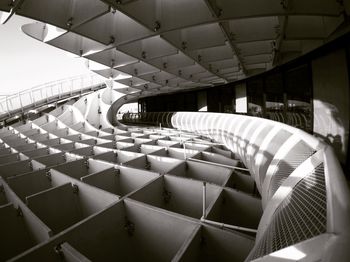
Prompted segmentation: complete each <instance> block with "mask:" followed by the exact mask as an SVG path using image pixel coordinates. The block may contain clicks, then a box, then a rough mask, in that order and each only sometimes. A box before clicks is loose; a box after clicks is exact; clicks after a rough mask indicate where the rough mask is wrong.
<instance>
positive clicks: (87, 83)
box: [0, 74, 105, 120]
mask: <svg viewBox="0 0 350 262" xmlns="http://www.w3.org/2000/svg"><path fill="white" fill-rule="evenodd" d="M104 87H105V84H104V82H103V80H101V77H99V76H97V75H92V74H88V75H80V76H75V77H70V78H66V79H61V80H57V81H53V82H49V83H45V84H42V85H39V86H35V87H33V88H30V89H26V90H23V91H20V92H18V93H15V94H11V95H5V96H3V97H2V98H1V99H0V120H3V119H4V118H8V117H11V116H13V115H15V114H18V113H21V112H22V113H24V112H25V111H27V110H30V109H34V108H37V107H39V106H42V105H45V104H48V103H52V102H57V101H59V100H62V99H65V98H68V97H71V96H75V95H79V94H84V93H87V92H91V91H94V90H98V89H101V88H104Z"/></svg>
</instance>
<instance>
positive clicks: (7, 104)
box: [5, 96, 10, 116]
mask: <svg viewBox="0 0 350 262" xmlns="http://www.w3.org/2000/svg"><path fill="white" fill-rule="evenodd" d="M7 97H8V96H6V97H5V99H6V107H7V114H8V115H9V116H10V108H9V102H8V98H7Z"/></svg>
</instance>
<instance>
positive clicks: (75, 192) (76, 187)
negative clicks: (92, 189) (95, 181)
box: [72, 184, 79, 194]
mask: <svg viewBox="0 0 350 262" xmlns="http://www.w3.org/2000/svg"><path fill="white" fill-rule="evenodd" d="M72 187H73V193H74V194H78V193H79V187H78V185H76V184H73V185H72Z"/></svg>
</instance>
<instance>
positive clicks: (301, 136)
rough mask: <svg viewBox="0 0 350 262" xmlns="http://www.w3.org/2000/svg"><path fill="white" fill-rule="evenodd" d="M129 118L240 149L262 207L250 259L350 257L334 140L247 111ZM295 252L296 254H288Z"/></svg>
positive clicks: (348, 212) (345, 194)
mask: <svg viewBox="0 0 350 262" xmlns="http://www.w3.org/2000/svg"><path fill="white" fill-rule="evenodd" d="M169 119H170V121H169ZM123 120H124V122H126V123H132V124H134V123H135V124H136V123H146V124H150V125H158V124H159V123H162V125H164V126H170V127H174V128H177V129H179V130H183V131H189V132H193V133H195V134H199V135H203V136H206V137H209V138H211V139H213V140H215V141H217V142H220V143H222V144H224V145H225V146H226V147H227V148H229V149H230V150H231V151H232V152H233V153H234V154H235V155H237V156H239V157H240V159H241V161H242V162H243V163H244V164H245V166H246V167H247V168H248V169H249V172H250V175H251V176H252V177H253V178H254V180H255V182H256V186H257V188H258V190H259V192H260V194H261V196H262V203H263V208H264V213H263V216H262V218H261V220H260V223H259V227H258V230H257V236H256V242H255V246H254V248H253V249H252V251H251V252H250V254H249V256H248V258H247V259H246V261H251V260H254V259H257V258H262V257H264V259H265V260H263V261H270V260H272V259H275V258H276V257H279V258H281V259H283V258H285V259H286V258H289V259H291V260H293V261H294V260H299V259H301V258H305V261H315V260H322V261H345V260H346V259H348V258H349V257H350V250H349V248H348V245H349V242H350V203H349V199H350V193H349V189H348V186H347V183H346V180H345V177H344V174H343V172H342V169H341V167H340V165H339V162H338V160H337V158H336V156H335V154H334V152H333V150H332V148H331V146H329V145H327V144H325V143H324V142H322V141H320V140H318V139H317V138H316V137H314V136H312V135H310V134H308V133H306V132H304V131H302V130H300V129H297V128H294V127H291V126H288V125H286V124H283V123H279V122H275V121H272V120H267V119H263V118H257V117H249V116H242V115H234V114H220V113H207V112H172V113H169V112H159V113H148V114H146V113H141V114H127V115H125V116H124V117H123ZM204 222H205V221H204ZM290 252H292V253H293V252H294V254H297V255H296V256H295V257H288V254H290ZM345 258H346V259H345Z"/></svg>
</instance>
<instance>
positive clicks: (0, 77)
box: [0, 16, 90, 95]
mask: <svg viewBox="0 0 350 262" xmlns="http://www.w3.org/2000/svg"><path fill="white" fill-rule="evenodd" d="M31 22H34V21H32V20H30V19H27V18H23V17H20V16H13V17H12V18H11V20H10V21H9V22H7V23H6V24H5V25H0V95H2V94H12V93H15V92H18V91H19V90H23V89H27V88H31V87H33V86H36V85H39V84H43V83H46V82H50V81H53V80H58V79H62V78H66V77H70V76H76V75H81V74H86V73H90V71H89V70H88V69H87V68H86V66H85V64H84V61H83V60H82V59H80V58H72V57H69V56H68V55H67V54H66V52H65V51H62V50H60V49H58V48H55V47H52V46H49V45H47V44H44V43H42V42H40V41H37V40H35V39H32V38H31V37H29V36H27V35H26V34H24V33H23V32H22V31H21V26H22V25H23V24H27V23H31Z"/></svg>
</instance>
